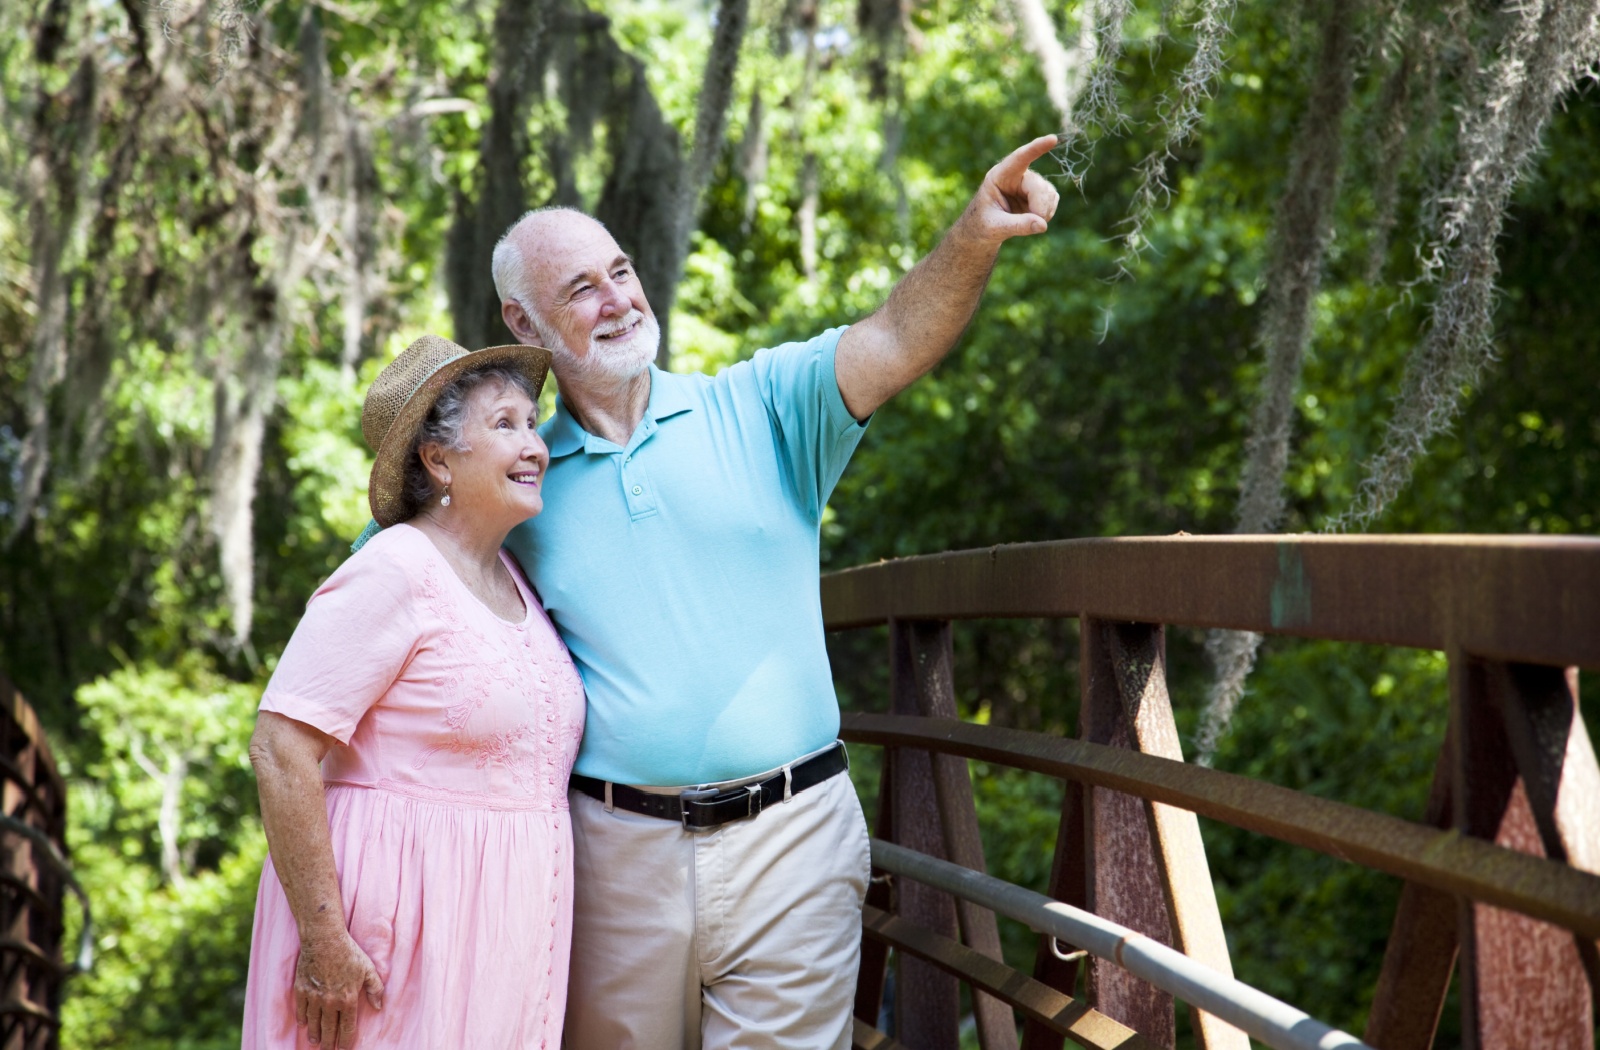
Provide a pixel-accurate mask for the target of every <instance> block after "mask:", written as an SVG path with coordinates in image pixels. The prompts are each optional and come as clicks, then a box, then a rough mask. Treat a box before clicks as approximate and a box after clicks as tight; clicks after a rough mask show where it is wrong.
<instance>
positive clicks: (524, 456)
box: [444, 380, 550, 530]
mask: <svg viewBox="0 0 1600 1050" xmlns="http://www.w3.org/2000/svg"><path fill="white" fill-rule="evenodd" d="M537 413H538V407H537V406H536V405H534V403H533V402H532V401H530V400H528V396H527V395H526V394H524V393H523V392H522V391H521V390H518V389H517V388H516V387H515V386H512V385H511V384H509V383H499V382H495V381H493V380H490V381H488V382H485V383H482V384H480V385H479V386H478V387H477V388H476V389H475V390H473V391H472V393H470V394H468V395H467V407H466V418H465V420H464V421H463V423H462V428H461V429H462V437H463V438H464V439H465V440H466V444H467V446H468V447H469V448H470V449H471V451H469V452H446V453H445V454H444V460H445V462H446V464H448V466H449V468H450V511H453V512H455V514H459V515H463V516H469V517H470V519H471V520H472V521H474V522H475V523H481V524H483V525H485V526H493V527H500V526H502V525H503V526H504V527H505V528H506V529H508V530H509V529H510V528H512V527H513V526H515V525H517V524H518V523H520V522H523V521H526V520H527V519H528V518H531V517H533V516H534V515H535V514H538V513H539V512H540V511H541V510H543V509H544V497H543V496H542V494H541V485H542V484H543V482H544V471H545V468H546V467H548V466H549V465H550V451H549V449H547V448H545V445H544V441H543V440H542V439H541V438H540V437H539V433H538V431H537V430H535V429H534V425H535V423H536V422H537V421H538V420H537ZM452 516H454V515H452Z"/></svg>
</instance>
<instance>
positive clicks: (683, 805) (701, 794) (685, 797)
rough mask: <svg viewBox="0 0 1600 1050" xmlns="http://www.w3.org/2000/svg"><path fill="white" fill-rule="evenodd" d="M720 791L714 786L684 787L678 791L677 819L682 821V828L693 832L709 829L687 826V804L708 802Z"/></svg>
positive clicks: (708, 829)
mask: <svg viewBox="0 0 1600 1050" xmlns="http://www.w3.org/2000/svg"><path fill="white" fill-rule="evenodd" d="M718 794H720V792H718V791H717V789H716V788H685V789H684V790H682V791H680V792H678V819H679V820H681V821H682V822H683V830H684V831H688V832H691V833H694V834H698V833H700V832H702V831H711V830H712V829H711V828H695V827H690V826H689V804H690V803H691V802H710V801H711V800H712V799H714V798H716V797H717V795H718Z"/></svg>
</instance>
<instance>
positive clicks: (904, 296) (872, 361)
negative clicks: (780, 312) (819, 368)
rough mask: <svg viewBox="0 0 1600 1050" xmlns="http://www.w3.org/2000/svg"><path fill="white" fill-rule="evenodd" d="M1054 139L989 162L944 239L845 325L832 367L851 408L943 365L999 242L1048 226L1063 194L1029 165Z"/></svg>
mask: <svg viewBox="0 0 1600 1050" xmlns="http://www.w3.org/2000/svg"><path fill="white" fill-rule="evenodd" d="M1055 145H1056V137H1055V136H1054V135H1045V136H1042V137H1040V138H1036V139H1034V140H1033V141H1032V142H1030V143H1028V144H1027V145H1026V146H1023V147H1022V148H1021V149H1019V150H1017V151H1016V152H1014V153H1012V154H1011V155H1010V156H1009V157H1007V158H1005V159H1004V160H1002V161H1001V162H1000V163H998V164H996V165H995V166H994V167H992V168H990V169H989V173H988V174H987V175H985V176H984V178H983V185H982V186H979V187H978V192H977V194H976V195H975V196H974V197H973V198H972V202H971V203H970V204H968V205H967V210H966V211H964V212H962V213H961V218H959V219H957V220H956V222H955V225H954V226H952V227H950V229H949V231H948V232H946V233H945V235H944V240H942V241H940V242H939V246H938V247H937V248H935V249H934V250H933V251H931V252H929V253H928V255H927V257H926V258H924V259H923V260H922V261H921V262H919V263H917V265H915V266H913V267H912V268H911V272H909V273H907V274H906V275H905V276H904V277H902V278H901V279H900V283H899V284H897V285H895V287H894V290H893V291H891V292H890V293H889V299H888V301H887V302H885V303H884V304H883V305H882V306H881V307H879V308H878V310H877V311H876V312H874V313H873V314H872V315H871V316H869V317H867V318H866V319H865V320H863V321H860V322H858V323H856V324H855V325H852V326H851V327H850V329H849V330H848V331H846V332H845V334H844V336H843V337H842V338H841V339H840V340H839V349H838V352H837V354H836V356H835V358H834V374H835V375H836V376H837V378H838V381H839V393H840V394H842V395H843V396H844V403H845V407H846V408H848V409H849V410H850V414H851V415H853V416H855V417H856V418H857V419H865V418H867V417H868V416H870V415H871V414H872V413H873V412H875V411H877V409H878V406H879V405H882V404H883V403H884V402H885V401H887V400H889V399H890V398H891V397H893V396H894V395H896V394H898V393H899V392H900V391H902V390H904V389H905V388H906V387H908V386H910V385H911V383H912V381H913V380H915V379H916V378H917V377H918V376H920V375H922V374H923V373H924V372H926V371H928V370H929V369H930V368H932V367H933V366H934V365H936V364H938V363H939V361H940V359H941V358H943V357H944V355H945V354H947V353H949V352H950V348H951V347H953V346H955V345H956V340H957V339H959V338H960V337H961V332H962V330H963V329H965V328H966V327H967V322H968V321H970V320H972V315H973V313H974V312H976V311H977V309H978V300H979V299H980V298H981V297H982V296H983V288H984V285H986V284H988V282H989V272H990V271H991V270H993V269H994V262H995V259H996V258H997V257H998V256H999V254H1000V245H1001V244H1003V243H1004V242H1005V241H1007V240H1009V239H1010V238H1012V237H1022V236H1027V235H1030V234H1035V233H1043V232H1044V231H1045V230H1047V229H1049V227H1050V218H1051V216H1053V215H1055V213H1056V204H1057V202H1059V201H1060V199H1061V195H1060V194H1059V193H1057V192H1056V189H1055V187H1054V186H1052V185H1050V183H1049V182H1048V181H1047V180H1046V179H1045V177H1044V176H1043V175H1040V174H1039V173H1038V172H1036V171H1030V170H1029V168H1028V166H1029V165H1030V164H1032V163H1033V162H1034V161H1036V160H1038V159H1039V158H1040V157H1042V156H1044V155H1045V154H1046V153H1049V152H1050V151H1051V150H1052V149H1054V148H1055Z"/></svg>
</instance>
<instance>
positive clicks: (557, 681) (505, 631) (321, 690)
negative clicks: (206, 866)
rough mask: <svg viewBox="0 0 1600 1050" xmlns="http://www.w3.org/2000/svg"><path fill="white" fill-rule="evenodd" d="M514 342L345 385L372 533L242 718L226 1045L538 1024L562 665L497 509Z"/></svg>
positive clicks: (505, 481) (501, 497)
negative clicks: (240, 886)
mask: <svg viewBox="0 0 1600 1050" xmlns="http://www.w3.org/2000/svg"><path fill="white" fill-rule="evenodd" d="M548 367H549V354H548V352H547V351H545V350H541V349H538V348H536V347H526V346H508V347H494V348H491V349H488V350H479V351H476V352H472V353H469V352H467V351H466V350H463V349H462V348H461V347H459V346H456V345H455V344H454V343H451V342H449V341H447V340H444V339H438V338H434V337H426V338H423V339H420V340H418V341H417V342H415V343H413V344H412V345H411V346H410V348H408V349H407V350H406V351H405V352H404V353H403V354H401V355H400V356H399V357H398V358H396V359H395V361H394V362H393V363H392V364H390V365H389V366H388V367H387V368H385V369H384V370H383V372H382V373H381V374H380V375H379V376H378V378H377V380H376V381H375V382H374V383H373V385H372V389H371V390H370V391H369V392H368V394H367V400H366V405H365V408H364V409H363V411H362V416H361V429H362V432H363V434H364V435H365V437H366V440H367V443H368V444H369V445H371V446H372V447H373V448H374V449H375V450H376V453H377V459H376V462H375V463H374V465H373V468H372V477H371V483H370V486H369V490H368V499H369V502H370V503H371V506H372V514H373V517H374V519H375V520H376V521H377V522H378V523H379V524H381V525H384V526H394V527H392V528H385V529H384V531H382V532H380V533H378V534H377V535H376V536H374V537H373V538H372V539H371V540H370V542H368V543H367V544H366V545H365V546H363V547H361V548H360V549H359V550H358V551H357V552H356V553H355V554H354V555H352V556H351V558H350V559H349V560H348V561H346V562H345V563H344V564H343V565H341V566H340V567H339V569H338V570H337V571H336V572H334V574H333V575H332V576H330V577H329V578H328V581H327V582H326V583H325V584H323V585H322V587H321V588H320V589H318V591H317V592H316V593H315V594H314V595H312V597H311V601H310V602H309V604H308V605H307V606H306V612H305V617H304V618H303V619H302V620H301V621H300V625H299V627H298V628H296V630H295V632H294V636H293V637H292V638H291V639H290V640H289V645H288V648H286V649H285V650H284V653H283V658H282V660H281V661H280V662H279V663H278V666H277V669H276V671H275V672H274V673H273V676H272V680H271V681H270V682H269V683H268V685H267V689H266V693H265V695H264V696H263V697H262V699H261V714H260V717H259V718H258V720H257V722H256V731H255V736H254V738H253V739H252V740H251V742H250V757H251V760H252V761H253V762H254V764H255V768H256V774H257V777H258V778H259V780H260V785H261V815H262V821H263V823H264V824H265V826H266V833H267V844H268V846H269V848H270V851H271V855H270V857H269V858H268V860H267V863H266V866H265V869H264V870H263V871H262V874H261V889H260V894H259V897H258V899H257V903H256V917H255V932H254V938H253V942H252V944H251V949H250V976H249V983H248V987H247V990H246V993H245V1017H244V1047H245V1048H246V1050H250V1048H257V1047H260V1048H267V1047H270V1048H289V1047H305V1046H308V1045H317V1046H320V1047H322V1048H325V1050H332V1048H333V1047H335V1046H338V1047H347V1046H352V1045H357V1039H358V1038H359V1045H360V1046H362V1047H415V1048H418V1050H421V1048H428V1050H436V1048H439V1047H469V1046H470V1047H494V1048H496V1050H502V1048H510V1047H540V1048H548V1050H555V1048H556V1047H558V1046H559V1045H560V1043H561V1022H562V1013H563V1007H564V1004H565V1000H566V984H567V956H568V950H569V947H570V939H571V915H572V907H571V900H572V867H571V863H570V860H571V856H572V848H571V830H570V826H569V824H568V821H567V796H566V790H567V774H568V772H569V770H570V769H571V766H572V760H573V756H574V753H575V752H576V750H577V746H578V738H579V736H580V735H581V734H582V731H583V686H582V683H581V682H580V680H579V678H578V675H577V672H576V671H575V670H574V669H573V666H572V662H571V660H570V658H569V657H568V655H567V652H566V648H565V646H563V644H562V642H561V640H560V638H559V637H558V636H557V634H556V632H555V630H554V629H553V628H552V627H551V625H550V621H549V620H548V619H547V618H546V617H545V615H544V612H543V610H542V609H541V608H540V606H539V602H538V599H537V598H536V597H535V596H534V595H533V593H532V591H531V590H530V589H529V587H528V584H527V582H526V581H525V580H524V579H523V577H522V574H521V572H520V571H519V570H518V568H517V565H516V563H515V562H514V561H512V560H511V558H509V557H508V556H507V555H505V554H502V553H501V551H500V543H501V541H502V540H503V539H504V538H505V536H506V533H507V532H508V531H510V529H511V527H512V526H514V525H516V524H517V523H518V522H521V521H524V520H526V519H527V518H529V517H532V516H533V515H535V514H538V513H539V511H540V509H541V508H542V506H543V504H542V501H541V497H540V488H539V486H540V480H541V478H542V477H543V474H544V470H545V467H546V466H547V465H548V463H549V452H548V451H547V450H546V449H545V446H544V443H543V442H542V441H541V440H540V439H539V435H538V433H537V432H536V431H535V430H534V422H535V401H536V400H537V397H538V393H539V388H540V386H541V384H542V383H543V381H544V377H545V372H546V369H547V368H548Z"/></svg>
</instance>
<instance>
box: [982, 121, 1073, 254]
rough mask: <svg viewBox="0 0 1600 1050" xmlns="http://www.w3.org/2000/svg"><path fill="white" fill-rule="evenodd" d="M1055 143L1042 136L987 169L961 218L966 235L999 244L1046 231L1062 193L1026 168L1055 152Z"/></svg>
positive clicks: (1049, 136) (1052, 136) (1055, 140)
mask: <svg viewBox="0 0 1600 1050" xmlns="http://www.w3.org/2000/svg"><path fill="white" fill-rule="evenodd" d="M1056 142H1057V139H1056V137H1055V136H1054V135H1041V136H1040V137H1038V138H1036V139H1034V140H1033V141H1032V142H1030V143H1028V144H1027V145H1026V146H1023V147H1021V148H1020V149H1018V150H1016V151H1014V152H1013V153H1012V154H1011V155H1010V156H1008V157H1006V158H1005V159H1004V160H1002V161H1001V162H1000V163H998V164H996V165H995V166H994V167H992V168H990V169H989V173H988V174H987V175H985V176H984V178H983V185H982V186H979V187H978V192H977V195H976V196H974V197H973V198H972V203H971V204H969V205H968V206H967V211H966V214H965V215H963V216H962V223H963V224H964V225H968V230H967V231H966V232H968V233H970V234H971V235H972V236H975V237H978V238H981V239H983V240H988V241H993V242H996V243H998V242H1000V241H1004V240H1007V239H1009V238H1011V237H1024V236H1027V235H1029V234H1035V233H1043V232H1044V231H1045V230H1047V229H1049V228H1050V219H1051V217H1053V216H1054V215H1055V213H1056V205H1057V204H1058V203H1060V201H1061V194H1060V193H1058V192H1056V188H1055V187H1054V186H1052V185H1050V183H1049V181H1048V180H1047V179H1046V178H1045V177H1044V176H1043V175H1040V174H1039V173H1038V172H1036V171H1033V170H1031V169H1030V168H1029V165H1030V164H1032V163H1033V162H1034V161H1036V160H1038V159H1039V158H1040V157H1042V156H1044V155H1045V154H1046V153H1049V152H1050V151H1051V150H1053V149H1055V148H1056Z"/></svg>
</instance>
